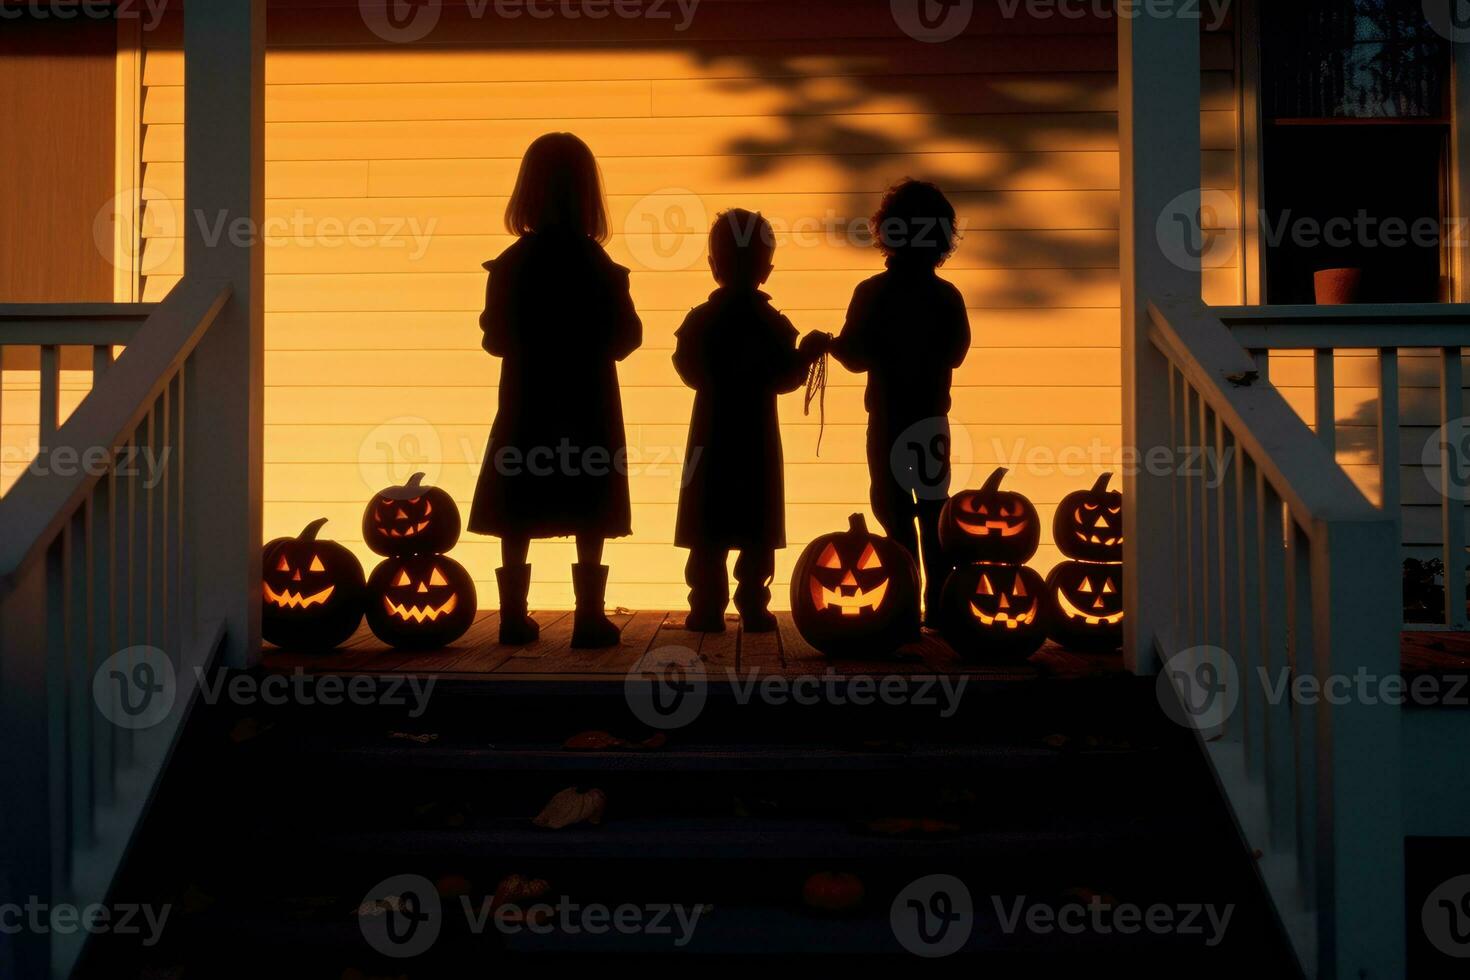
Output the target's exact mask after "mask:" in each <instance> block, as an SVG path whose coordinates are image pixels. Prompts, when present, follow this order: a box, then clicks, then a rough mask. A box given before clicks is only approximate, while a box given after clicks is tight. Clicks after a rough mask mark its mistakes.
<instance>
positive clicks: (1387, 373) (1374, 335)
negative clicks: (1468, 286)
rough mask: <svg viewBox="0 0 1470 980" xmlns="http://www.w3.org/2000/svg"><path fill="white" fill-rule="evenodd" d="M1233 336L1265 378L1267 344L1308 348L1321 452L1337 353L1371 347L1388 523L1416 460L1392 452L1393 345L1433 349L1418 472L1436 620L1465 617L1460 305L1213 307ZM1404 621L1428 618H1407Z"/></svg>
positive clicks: (1328, 439)
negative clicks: (1425, 488)
mask: <svg viewBox="0 0 1470 980" xmlns="http://www.w3.org/2000/svg"><path fill="white" fill-rule="evenodd" d="M1213 312H1214V313H1215V315H1217V316H1218V317H1219V318H1220V319H1221V320H1222V321H1223V322H1224V323H1225V325H1226V326H1227V327H1229V328H1230V330H1231V333H1232V334H1233V335H1234V337H1235V339H1236V341H1237V342H1238V343H1239V344H1240V345H1241V346H1242V347H1244V348H1246V349H1247V350H1249V351H1251V353H1252V356H1253V358H1254V359H1255V361H1256V365H1257V370H1258V371H1259V372H1260V376H1261V378H1262V379H1266V378H1269V376H1270V365H1271V352H1272V351H1299V352H1303V351H1305V352H1311V355H1312V378H1313V389H1314V398H1315V412H1314V415H1315V419H1316V424H1315V429H1316V432H1317V438H1318V439H1319V440H1320V441H1321V442H1322V444H1323V446H1325V447H1327V449H1328V450H1329V451H1332V450H1335V448H1336V446H1337V416H1338V409H1339V407H1340V406H1339V405H1338V404H1337V394H1338V387H1339V386H1338V384H1337V383H1336V376H1337V371H1336V365H1337V352H1338V351H1344V350H1351V351H1370V352H1373V353H1374V354H1376V356H1377V376H1376V378H1375V379H1374V387H1375V388H1376V392H1375V393H1376V400H1375V401H1374V402H1373V407H1374V419H1373V421H1374V424H1375V426H1376V429H1377V463H1378V478H1379V487H1380V494H1379V497H1380V504H1381V506H1382V507H1383V510H1384V513H1385V515H1386V516H1388V517H1389V518H1390V519H1391V520H1393V522H1394V525H1395V527H1396V528H1397V529H1398V531H1397V533H1398V535H1399V537H1398V540H1399V541H1401V542H1403V540H1404V533H1403V529H1402V527H1401V522H1402V514H1403V504H1404V496H1403V467H1404V466H1405V465H1416V464H1420V463H1421V462H1422V460H1420V459H1416V458H1410V459H1404V458H1402V447H1401V443H1400V433H1401V428H1402V426H1403V425H1405V424H1408V423H1410V422H1419V423H1420V424H1422V423H1423V422H1424V421H1425V420H1424V419H1406V418H1405V413H1404V412H1402V411H1401V409H1400V405H1401V392H1400V387H1401V378H1400V353H1402V352H1409V353H1410V354H1411V356H1412V355H1418V356H1420V357H1433V358H1434V360H1435V361H1436V362H1437V367H1438V389H1439V399H1438V406H1437V409H1438V411H1437V412H1436V414H1435V415H1434V416H1432V417H1431V419H1430V420H1431V421H1433V423H1434V425H1435V426H1436V427H1437V428H1436V435H1437V437H1438V439H1439V447H1438V453H1437V457H1438V458H1437V460H1436V464H1437V465H1434V466H1428V467H1426V468H1425V475H1426V476H1428V477H1430V478H1431V479H1432V480H1433V481H1434V482H1435V483H1436V484H1437V491H1438V492H1437V493H1436V494H1435V499H1434V501H1433V502H1434V503H1435V504H1436V505H1438V507H1439V511H1440V514H1439V518H1440V519H1439V544H1440V553H1441V556H1442V561H1443V563H1444V598H1445V602H1444V619H1443V621H1442V622H1441V623H1440V624H1438V625H1439V626H1441V627H1443V628H1447V629H1457V630H1463V629H1466V628H1467V626H1470V622H1467V617H1466V603H1465V561H1466V555H1465V516H1466V511H1465V503H1466V499H1467V491H1470V487H1467V486H1466V485H1465V482H1464V467H1465V465H1466V460H1465V457H1464V452H1465V439H1466V436H1467V429H1466V427H1465V406H1464V397H1463V395H1464V392H1463V389H1464V373H1463V369H1462V363H1463V362H1462V360H1461V358H1462V355H1463V352H1464V351H1465V349H1466V348H1470V306H1467V305H1460V304H1408V305H1385V306H1377V305H1360V306H1305V307H1303V306H1285V307H1283V306H1275V307H1273V306H1260V307H1230V308H1215V309H1214V310H1213ZM1406 626H1408V627H1410V628H1414V629H1426V628H1433V626H1434V624H1426V623H1408V624H1406Z"/></svg>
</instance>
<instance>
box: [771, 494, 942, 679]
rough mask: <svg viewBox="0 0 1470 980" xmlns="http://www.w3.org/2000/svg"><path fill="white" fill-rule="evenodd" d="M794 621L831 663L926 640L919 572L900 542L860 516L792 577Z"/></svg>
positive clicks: (805, 555)
mask: <svg viewBox="0 0 1470 980" xmlns="http://www.w3.org/2000/svg"><path fill="white" fill-rule="evenodd" d="M791 618H792V621H793V622H794V623H795V624H796V628H797V630H798V632H800V633H801V635H802V636H803V637H804V638H805V639H806V641H807V642H808V643H810V644H811V645H812V646H814V647H816V648H817V649H818V650H820V651H822V652H823V653H825V654H828V655H830V656H851V655H857V654H868V655H883V654H888V653H891V652H893V651H894V650H896V649H897V648H898V647H900V646H903V645H904V644H905V643H910V642H912V641H914V640H916V639H918V637H919V570H918V567H917V566H916V565H915V564H914V559H913V558H912V557H911V556H910V555H909V553H908V551H907V550H906V549H905V548H904V547H903V546H902V545H900V544H899V543H898V542H896V541H894V540H893V539H891V538H886V537H883V536H882V535H878V534H873V533H871V532H870V531H869V530H868V525H867V521H865V520H864V519H863V515H861V514H854V515H852V519H851V522H850V525H849V528H848V530H846V531H842V532H838V533H836V534H826V535H823V536H822V537H819V538H817V539H816V540H815V541H813V542H812V543H811V544H809V545H807V547H806V550H804V551H803V552H802V553H801V557H800V558H798V559H797V560H796V566H795V568H794V569H793V571H792V573H791Z"/></svg>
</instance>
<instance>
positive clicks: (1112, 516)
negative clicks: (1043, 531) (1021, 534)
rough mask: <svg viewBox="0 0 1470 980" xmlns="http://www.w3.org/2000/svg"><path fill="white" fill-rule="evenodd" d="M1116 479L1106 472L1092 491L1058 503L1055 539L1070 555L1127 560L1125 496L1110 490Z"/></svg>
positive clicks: (1106, 559)
mask: <svg viewBox="0 0 1470 980" xmlns="http://www.w3.org/2000/svg"><path fill="white" fill-rule="evenodd" d="M1112 478H1113V474H1111V473H1104V474H1103V475H1102V476H1100V477H1098V480H1097V483H1095V484H1093V487H1092V489H1091V490H1078V491H1077V492H1076V493H1069V494H1067V496H1065V497H1063V498H1062V502H1061V504H1059V505H1058V506H1057V516H1056V518H1055V519H1054V520H1053V521H1052V525H1051V533H1052V539H1053V540H1054V541H1056V543H1057V547H1058V548H1060V549H1061V552H1062V554H1064V555H1066V556H1067V557H1068V558H1077V559H1080V560H1082V561H1102V562H1116V561H1122V560H1123V495H1122V494H1121V493H1119V492H1118V491H1116V490H1109V489H1108V481H1109V480H1111V479H1112Z"/></svg>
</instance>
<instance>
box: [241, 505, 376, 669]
mask: <svg viewBox="0 0 1470 980" xmlns="http://www.w3.org/2000/svg"><path fill="white" fill-rule="evenodd" d="M325 523H327V519H326V518H325V517H323V518H320V519H318V520H315V521H312V522H311V523H310V524H308V525H306V528H305V529H304V530H302V532H301V534H300V535H299V536H297V537H294V538H276V539H275V540H273V541H271V542H270V543H269V544H267V545H266V546H265V552H264V554H263V556H262V558H261V612H260V633H261V636H263V637H265V639H267V640H268V641H270V642H271V643H274V644H276V645H277V646H281V647H287V648H289V649H297V650H303V649H304V650H330V649H331V648H332V647H335V646H337V645H338V644H339V643H341V642H342V641H344V640H346V639H347V638H348V637H349V636H351V635H352V634H353V633H355V632H356V631H357V627H358V625H359V624H360V623H361V622H362V604H363V585H364V583H363V577H362V565H361V564H360V563H359V562H358V560H357V557H356V556H355V555H353V554H352V552H350V551H348V550H347V549H346V548H344V547H342V545H340V544H338V543H337V542H335V541H323V540H319V539H318V538H317V532H319V531H320V530H321V529H322V525H323V524H325Z"/></svg>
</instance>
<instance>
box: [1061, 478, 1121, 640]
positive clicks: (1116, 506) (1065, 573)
mask: <svg viewBox="0 0 1470 980" xmlns="http://www.w3.org/2000/svg"><path fill="white" fill-rule="evenodd" d="M1112 478H1113V474H1111V473H1104V474H1103V475H1102V476H1101V477H1099V478H1098V481H1097V483H1096V484H1094V485H1093V487H1092V489H1091V490H1079V491H1077V492H1076V493H1073V494H1068V495H1067V496H1066V497H1064V498H1063V499H1062V502H1061V504H1060V505H1059V506H1058V507H1057V516H1056V518H1055V520H1053V521H1052V538H1053V539H1054V540H1055V541H1056V545H1057V548H1058V549H1059V550H1060V551H1061V553H1062V554H1063V555H1065V556H1066V557H1067V558H1069V559H1071V560H1070V561H1064V562H1062V563H1061V564H1060V565H1058V566H1057V567H1056V568H1054V569H1052V572H1051V574H1050V575H1049V576H1047V579H1046V604H1047V609H1046V612H1047V622H1048V624H1049V625H1048V627H1047V629H1048V631H1049V632H1050V634H1051V637H1052V639H1054V640H1056V641H1057V642H1058V643H1060V644H1061V645H1062V646H1064V647H1066V648H1067V649H1069V650H1082V651H1093V652H1105V651H1109V650H1116V649H1118V648H1119V647H1120V646H1122V645H1123V495H1122V494H1121V493H1119V492H1118V491H1116V490H1109V489H1108V481H1109V480H1111V479H1112Z"/></svg>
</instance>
